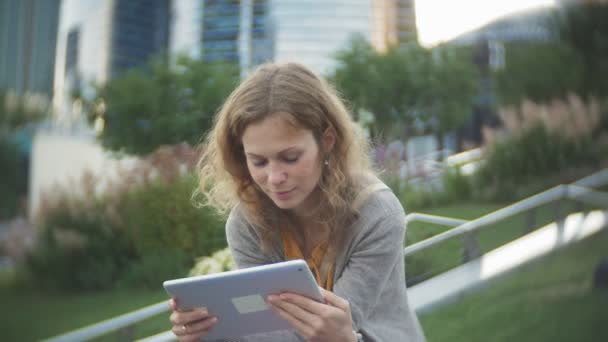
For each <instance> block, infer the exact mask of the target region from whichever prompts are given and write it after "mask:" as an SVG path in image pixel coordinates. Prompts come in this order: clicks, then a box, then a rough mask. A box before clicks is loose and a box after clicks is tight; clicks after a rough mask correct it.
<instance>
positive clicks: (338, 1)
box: [172, 0, 416, 73]
mask: <svg viewBox="0 0 608 342" xmlns="http://www.w3.org/2000/svg"><path fill="white" fill-rule="evenodd" d="M174 13H175V16H174V22H173V24H172V31H173V32H174V33H176V32H178V31H179V32H191V33H194V34H195V35H198V36H197V38H195V39H190V43H189V44H190V45H188V44H187V43H186V42H185V41H184V40H183V38H180V37H178V36H177V35H176V34H174V39H179V40H180V42H179V43H175V44H173V43H172V52H173V53H177V52H183V53H187V54H189V55H190V56H200V57H202V58H204V59H206V60H210V61H228V62H233V63H238V64H239V65H240V66H241V70H244V71H246V70H249V69H250V68H251V67H253V66H255V65H257V64H259V63H262V62H264V61H298V62H301V63H304V64H306V65H308V66H310V67H311V68H313V69H315V70H317V71H319V72H321V73H327V72H329V71H330V70H331V69H332V68H333V67H334V65H335V61H334V55H335V53H336V51H338V50H339V49H342V48H344V47H345V46H346V44H347V43H348V40H349V39H350V37H351V36H352V35H353V34H355V33H359V34H361V35H363V36H364V37H365V38H367V39H368V40H369V41H370V42H371V43H372V44H373V45H374V46H375V47H376V48H377V49H378V50H380V51H382V50H383V49H386V47H387V46H388V45H390V44H398V43H399V42H402V41H407V40H412V39H416V25H415V16H414V6H413V0H289V1H282V0H198V1H197V0H181V1H179V2H175V3H174ZM197 51H198V52H197Z"/></svg>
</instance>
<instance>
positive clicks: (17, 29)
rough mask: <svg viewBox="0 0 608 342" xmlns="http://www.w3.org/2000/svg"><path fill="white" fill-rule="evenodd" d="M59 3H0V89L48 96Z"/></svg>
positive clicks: (50, 0)
mask: <svg viewBox="0 0 608 342" xmlns="http://www.w3.org/2000/svg"><path fill="white" fill-rule="evenodd" d="M59 7H60V0H0V51H1V53H0V88H4V89H12V90H14V91H15V92H16V93H18V94H23V93H26V92H27V93H37V94H44V95H46V96H47V97H51V96H52V89H53V88H52V85H53V66H54V60H55V42H56V37H57V25H58V20H59Z"/></svg>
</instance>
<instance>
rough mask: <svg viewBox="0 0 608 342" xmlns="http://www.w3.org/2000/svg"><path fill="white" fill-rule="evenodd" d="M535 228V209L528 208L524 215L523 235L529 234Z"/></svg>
mask: <svg viewBox="0 0 608 342" xmlns="http://www.w3.org/2000/svg"><path fill="white" fill-rule="evenodd" d="M534 228H536V208H530V209H529V210H528V212H527V213H526V222H525V227H524V235H525V234H529V233H531V232H532V231H533V230H534Z"/></svg>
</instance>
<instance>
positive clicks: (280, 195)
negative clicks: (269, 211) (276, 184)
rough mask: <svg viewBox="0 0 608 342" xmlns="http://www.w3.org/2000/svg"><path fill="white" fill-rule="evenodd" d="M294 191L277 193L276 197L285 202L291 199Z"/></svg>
mask: <svg viewBox="0 0 608 342" xmlns="http://www.w3.org/2000/svg"><path fill="white" fill-rule="evenodd" d="M292 191H293V189H292V190H288V191H275V192H274V195H275V196H276V197H277V198H278V199H280V200H285V199H287V198H289V196H290V195H291V192H292Z"/></svg>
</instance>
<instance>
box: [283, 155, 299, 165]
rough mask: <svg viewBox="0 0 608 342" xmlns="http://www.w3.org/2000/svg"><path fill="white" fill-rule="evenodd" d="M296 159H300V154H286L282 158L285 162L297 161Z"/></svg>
mask: <svg viewBox="0 0 608 342" xmlns="http://www.w3.org/2000/svg"><path fill="white" fill-rule="evenodd" d="M298 159H300V156H288V157H285V158H283V160H284V161H285V162H287V163H295V162H297V161H298Z"/></svg>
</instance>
